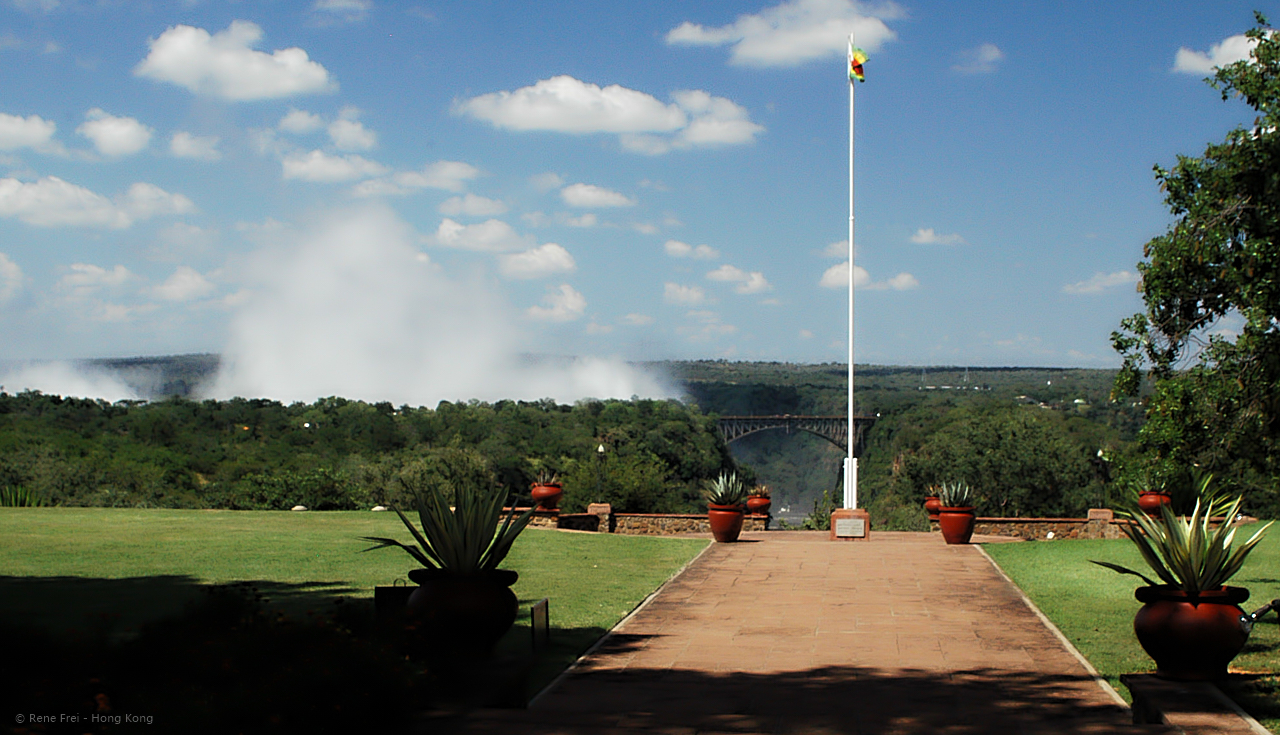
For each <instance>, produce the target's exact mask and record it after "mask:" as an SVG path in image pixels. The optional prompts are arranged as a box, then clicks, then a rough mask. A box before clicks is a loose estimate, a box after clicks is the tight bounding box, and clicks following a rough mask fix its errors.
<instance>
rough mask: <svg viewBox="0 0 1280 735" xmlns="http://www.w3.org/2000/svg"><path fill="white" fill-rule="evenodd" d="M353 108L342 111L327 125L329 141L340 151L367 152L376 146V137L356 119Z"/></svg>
mask: <svg viewBox="0 0 1280 735" xmlns="http://www.w3.org/2000/svg"><path fill="white" fill-rule="evenodd" d="M358 114H359V112H358V111H357V110H356V109H355V108H354V107H347V108H344V109H343V110H342V112H341V113H340V116H339V117H338V119H337V120H334V121H333V122H331V123H329V140H332V141H333V145H334V147H336V148H337V149H338V150H341V151H367V150H369V149H370V148H372V147H374V146H375V145H377V144H378V136H377V134H375V133H374V132H373V131H372V130H368V129H366V128H365V126H364V124H363V123H361V122H360V121H359V120H357V119H356V116H357V115H358Z"/></svg>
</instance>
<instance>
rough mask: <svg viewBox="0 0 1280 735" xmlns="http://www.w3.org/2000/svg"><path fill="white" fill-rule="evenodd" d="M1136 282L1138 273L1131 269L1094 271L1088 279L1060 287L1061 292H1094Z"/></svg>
mask: <svg viewBox="0 0 1280 735" xmlns="http://www.w3.org/2000/svg"><path fill="white" fill-rule="evenodd" d="M1137 282H1138V274H1137V273H1134V272H1133V271H1116V272H1115V273H1095V274H1094V275H1093V277H1092V278H1089V279H1088V280H1084V281H1079V282H1077V283H1069V284H1067V285H1065V286H1063V287H1062V292H1063V293H1069V294H1095V293H1102V292H1103V291H1106V290H1107V289H1110V288H1116V287H1117V286H1126V285H1128V284H1130V283H1137Z"/></svg>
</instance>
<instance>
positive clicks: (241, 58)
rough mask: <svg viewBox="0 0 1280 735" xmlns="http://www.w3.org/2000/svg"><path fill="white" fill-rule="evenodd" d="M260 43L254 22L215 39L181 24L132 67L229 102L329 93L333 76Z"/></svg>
mask: <svg viewBox="0 0 1280 735" xmlns="http://www.w3.org/2000/svg"><path fill="white" fill-rule="evenodd" d="M260 40H262V29H261V28H260V27H258V25H257V24H256V23H251V22H249V21H246V20H235V21H232V22H231V25H229V26H228V27H227V28H226V29H225V30H222V31H218V32H217V33H215V34H213V35H212V36H210V35H209V32H208V31H206V30H204V29H203V28H193V27H192V26H187V25H177V26H173V27H171V28H169V29H168V30H166V31H165V32H164V33H162V34H160V37H159V38H156V39H154V40H152V41H151V42H150V47H151V51H150V52H149V53H148V54H147V57H146V58H145V59H143V60H142V62H141V63H139V64H138V66H137V67H135V68H134V70H133V73H134V74H135V75H137V76H141V77H148V78H151V79H155V80H157V81H161V82H171V83H173V84H176V85H178V86H180V87H185V88H186V89H189V90H191V91H192V92H195V93H197V94H207V95H212V96H215V97H222V98H224V99H229V100H238V101H244V100H261V99H275V98H278V97H289V96H293V95H298V94H310V93H316V92H331V91H334V90H336V89H337V86H338V85H337V84H336V83H335V82H334V81H333V80H332V79H330V78H329V72H328V71H326V70H325V68H324V67H323V66H321V65H320V64H318V63H316V62H314V61H311V59H310V58H308V56H307V52H306V51H303V50H302V49H300V48H296V47H294V48H286V49H280V50H278V51H275V52H274V53H271V54H267V53H264V52H262V51H255V50H254V49H253V48H252V47H253V46H254V45H256V44H257V43H258V42H259V41H260Z"/></svg>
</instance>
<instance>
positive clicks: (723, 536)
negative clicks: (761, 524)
mask: <svg viewBox="0 0 1280 735" xmlns="http://www.w3.org/2000/svg"><path fill="white" fill-rule="evenodd" d="M742 517H743V512H742V506H741V505H711V504H708V505H707V520H708V521H709V522H710V524H711V535H712V536H714V537H715V539H716V541H719V542H721V543H730V542H733V541H737V540H738V534H740V533H742Z"/></svg>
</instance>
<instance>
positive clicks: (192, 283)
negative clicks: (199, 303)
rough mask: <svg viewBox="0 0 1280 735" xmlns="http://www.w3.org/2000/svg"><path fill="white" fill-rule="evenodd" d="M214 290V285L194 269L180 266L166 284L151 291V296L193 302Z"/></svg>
mask: <svg viewBox="0 0 1280 735" xmlns="http://www.w3.org/2000/svg"><path fill="white" fill-rule="evenodd" d="M213 290H214V285H213V284H212V283H210V282H209V281H208V279H206V278H205V277H204V276H202V275H200V273H199V272H197V271H196V270H195V269H194V268H189V267H187V266H185V265H180V266H178V269H177V270H175V271H174V272H173V275H171V276H169V277H168V278H167V279H165V281H164V283H161V284H160V285H159V286H156V287H155V288H153V289H151V294H152V295H153V296H155V297H156V298H159V299H163V300H165V301H191V300H192V299H198V298H201V297H204V296H208V295H209V294H210V293H212V292H213Z"/></svg>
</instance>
